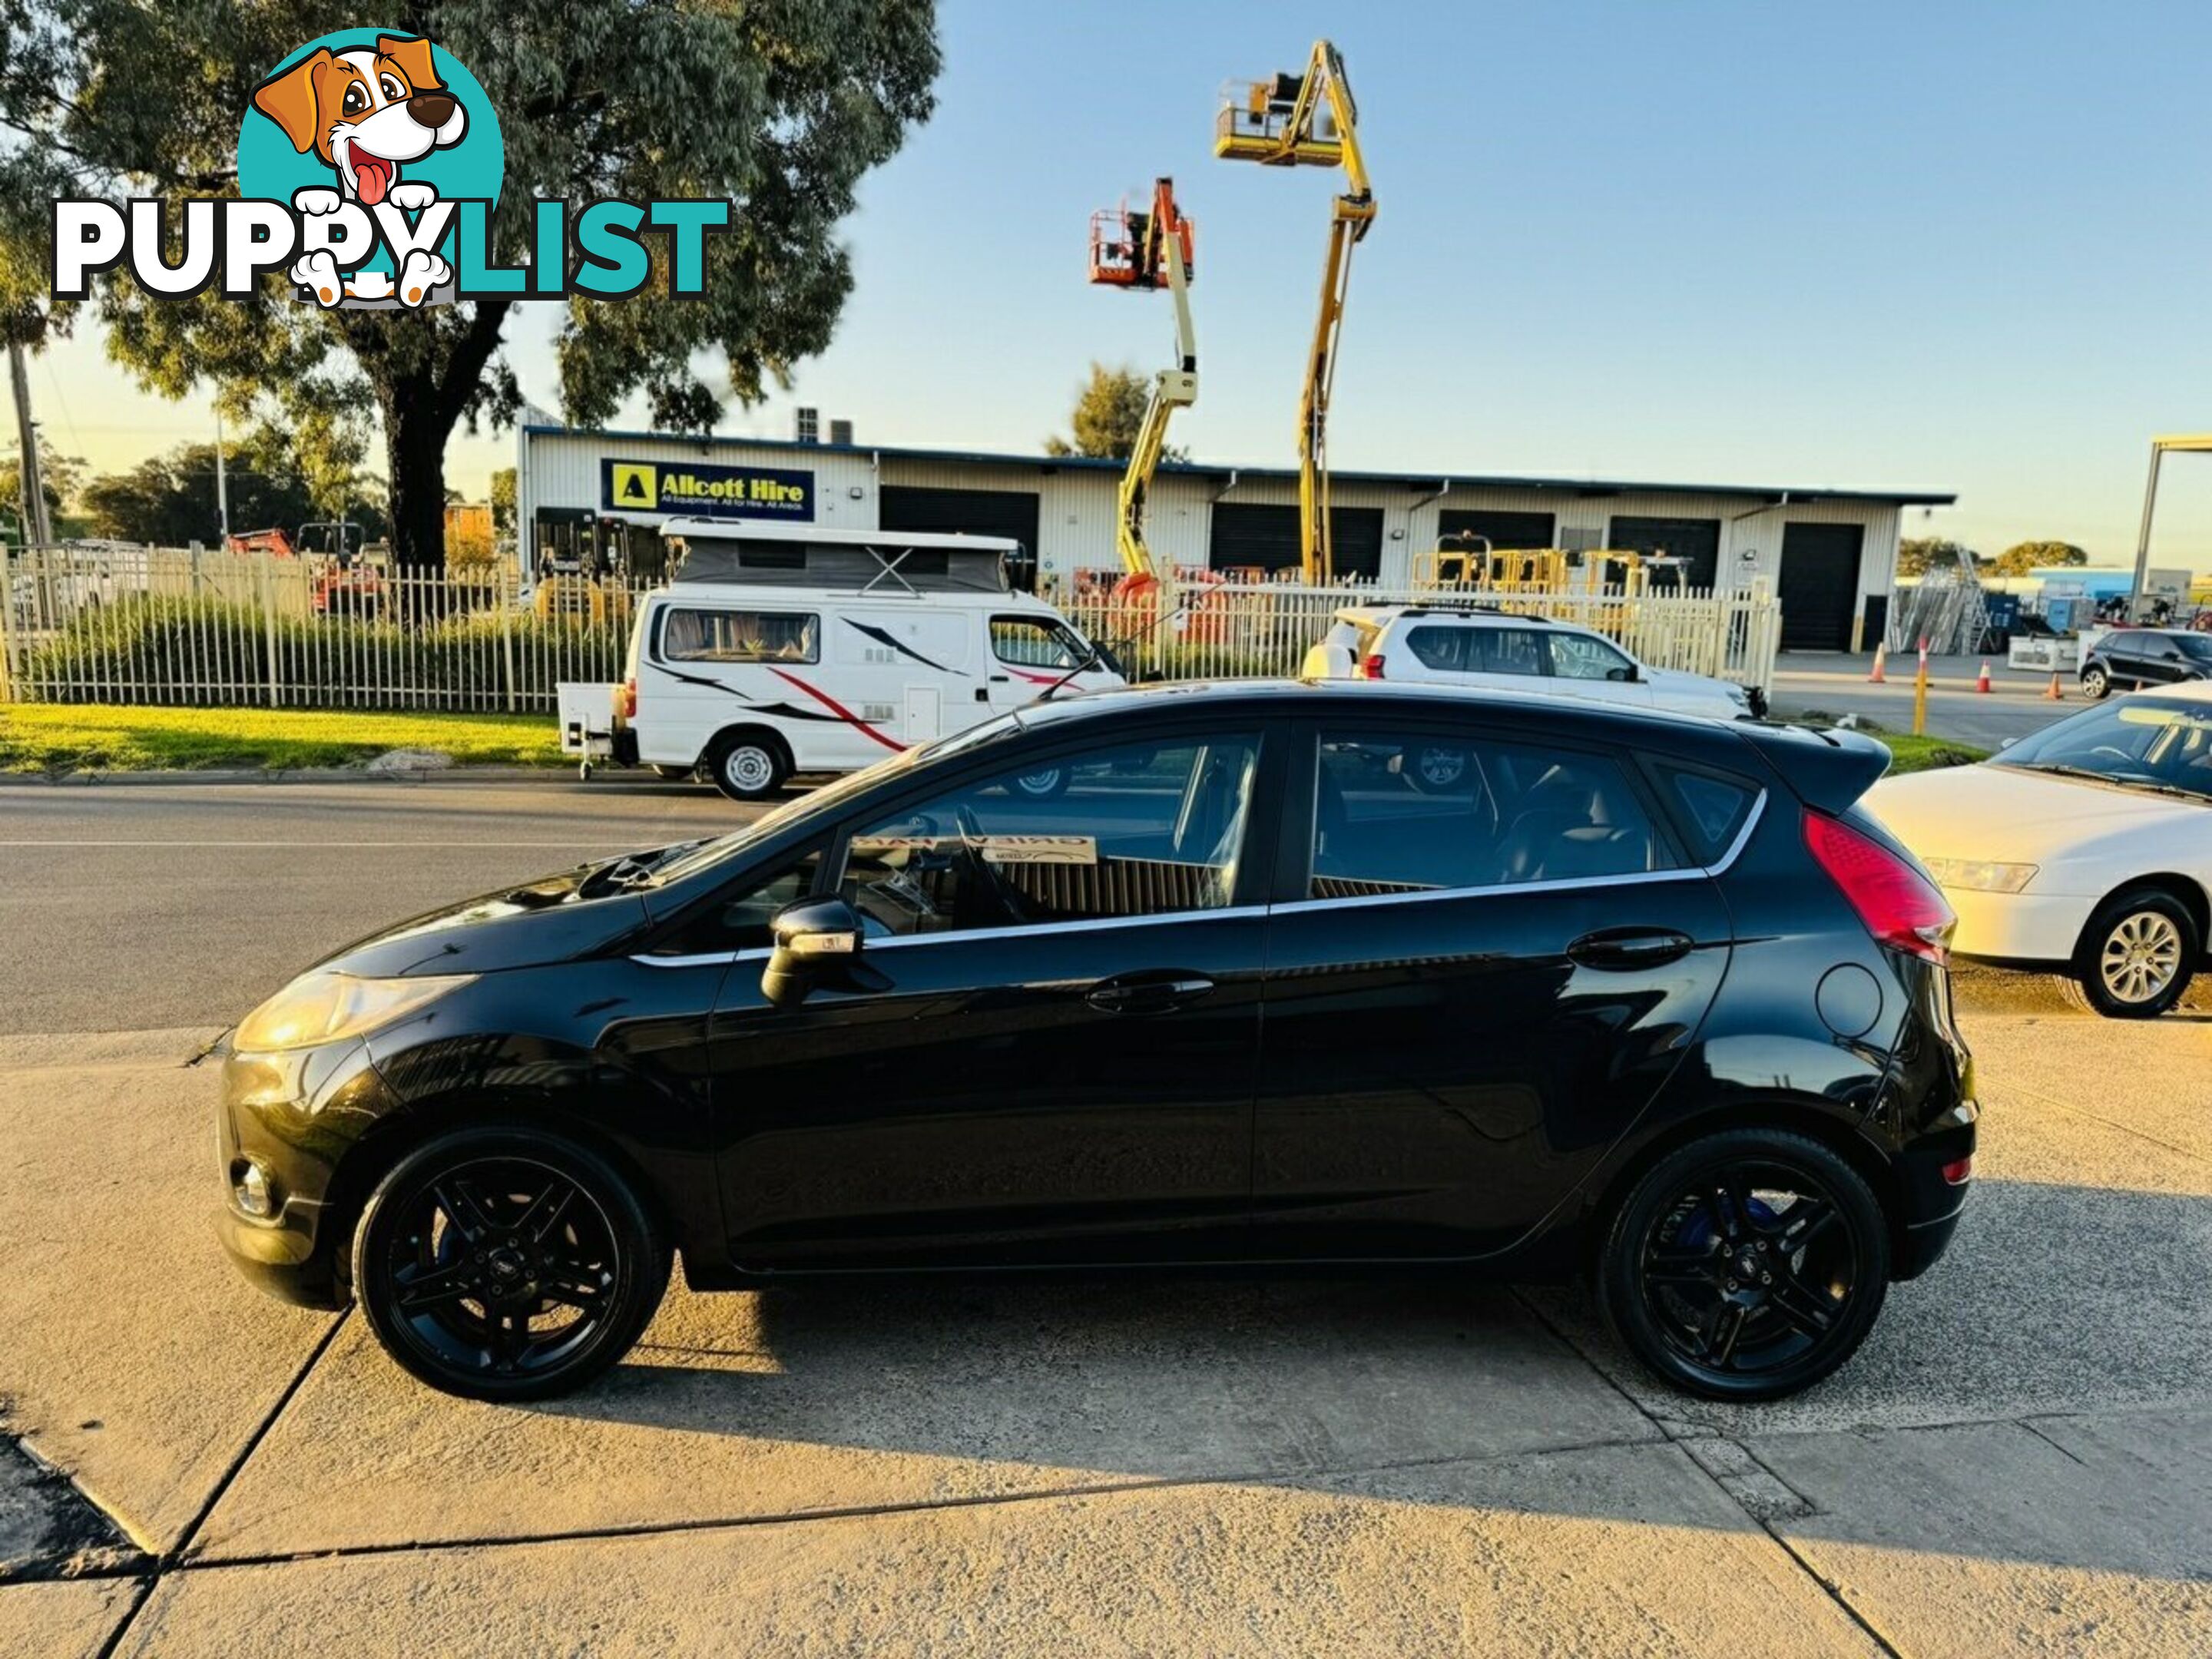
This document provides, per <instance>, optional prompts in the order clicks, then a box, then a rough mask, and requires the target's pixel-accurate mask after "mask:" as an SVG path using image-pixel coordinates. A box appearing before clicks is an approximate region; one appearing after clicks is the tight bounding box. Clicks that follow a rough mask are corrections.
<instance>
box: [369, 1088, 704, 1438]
mask: <svg viewBox="0 0 2212 1659" xmlns="http://www.w3.org/2000/svg"><path fill="white" fill-rule="evenodd" d="M668 1265H669V1261H668V1249H667V1247H666V1245H665V1244H664V1243H662V1242H661V1239H660V1237H659V1231H658V1229H657V1228H656V1227H655V1226H654V1225H653V1219H652V1217H651V1215H650V1214H649V1213H648V1212H647V1210H646V1208H645V1206H644V1205H643V1204H642V1203H641V1201H640V1200H639V1198H638V1195H637V1194H636V1193H635V1192H634V1191H633V1190H632V1189H631V1187H630V1184H629V1182H627V1181H626V1180H624V1179H623V1176H621V1175H620V1174H618V1173H617V1171H616V1170H614V1168H613V1167H612V1166H611V1164H608V1163H607V1161H606V1160H605V1158H601V1157H600V1156H599V1154H598V1153H596V1152H592V1151H591V1150H590V1149H588V1148H587V1147H585V1146H580V1145H578V1144H576V1143H574V1142H573V1141H569V1140H567V1139H562V1138H560V1137H558V1136H555V1135H550V1134H546V1133H543V1132H540V1131H537V1130H531V1129H509V1128H501V1127H477V1128H466V1129H459V1130H454V1131H451V1132H449V1133H445V1134H441V1135H440V1136H438V1137H436V1138H435V1139H432V1140H430V1141H428V1142H427V1143H425V1144H424V1145H423V1146H419V1147H417V1148H416V1150H415V1151H414V1152H410V1153H409V1154H408V1155H407V1156H406V1157H405V1158H402V1159H401V1160H400V1161H399V1163H398V1164H397V1165H396V1166H395V1167H394V1168H393V1169H392V1171H391V1173H390V1174H388V1175H386V1176H385V1177H384V1179H383V1180H382V1181H381V1182H379V1183H378V1184H377V1188H376V1190H375V1192H374V1194H371V1196H370V1198H369V1200H368V1206H367V1207H366V1208H365V1209H364V1210H363V1211H362V1218H361V1225H360V1226H359V1227H358V1228H357V1229H356V1231H355V1234H354V1246H353V1282H354V1288H355V1292H356V1295H358V1296H359V1297H360V1298H361V1304H362V1311H363V1312H364V1313H366V1314H367V1315H368V1323H369V1328H370V1329H372V1330H373V1331H374V1332H375V1333H376V1340H378V1341H379V1342H380V1344H382V1345H383V1347H384V1351H385V1352H386V1353H388V1354H389V1355H391V1357H392V1358H393V1359H394V1360H395V1361H397V1362H398V1364H399V1365H400V1366H401V1367H402V1368H404V1370H408V1371H410V1372H412V1373H413V1374H414V1375H415V1376H417V1377H419V1378H421V1379H422V1381H423V1382H425V1383H428V1384H429V1385H430V1386H431V1387H432V1388H434V1389H441V1390H443V1391H444V1392H445V1393H447V1394H453V1395H461V1396H463V1397H464V1398H466V1399H470V1400H538V1399H543V1398H544V1397H546V1396H547V1395H556V1394H564V1393H566V1392H568V1390H569V1389H574V1388H576V1387H578V1386H580V1385H581V1384H582V1383H586V1382H588V1381H589V1380H590V1379H592V1377H594V1376H598V1375H599V1373H600V1372H602V1371H604V1370H606V1369H607V1368H608V1367H609V1366H611V1365H612V1364H614V1363H615V1362H616V1361H617V1360H618V1359H620V1358H622V1357H623V1354H624V1353H626V1352H629V1347H630V1345H631V1344H632V1343H634V1342H635V1341H636V1340H637V1339H638V1335H639V1334H640V1333H641V1332H642V1331H643V1330H644V1329H645V1326H646V1322H647V1321H648V1320H649V1319H651V1318H652V1317H653V1310H654V1309H655V1308H657V1307H658V1306H659V1304H660V1297H661V1293H662V1291H665V1289H666V1288H667V1284H668Z"/></svg>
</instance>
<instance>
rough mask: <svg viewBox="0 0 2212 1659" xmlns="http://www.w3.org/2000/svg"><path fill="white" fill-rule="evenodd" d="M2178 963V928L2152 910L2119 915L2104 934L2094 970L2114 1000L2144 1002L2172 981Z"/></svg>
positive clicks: (2170, 919)
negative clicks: (2103, 943)
mask: <svg viewBox="0 0 2212 1659" xmlns="http://www.w3.org/2000/svg"><path fill="white" fill-rule="evenodd" d="M2180 966H2181V930H2180V929H2179V928H2178V927H2175V926H2174V925H2173V921H2172V918H2171V917H2169V916H2165V915H2160V913H2159V912H2158V911H2156V910H2138V911H2136V913H2135V914H2134V915H2128V916H2123V917H2122V918H2121V919H2120V921H2119V923H2118V926H2116V927H2114V928H2113V929H2112V932H2111V933H2107V934H2106V935H2105V948H2104V950H2103V951H2102V952H2101V953H2100V956H2099V958H2098V973H2099V975H2100V977H2101V978H2102V979H2103V980H2104V981H2105V989H2106V991H2108V992H2110V993H2111V994H2112V998H2113V1000H2116V1001H2118V1002H2148V1001H2150V1000H2152V999H2153V998H2154V997H2156V996H2157V995H2159V994H2160V992H2162V991H2164V990H2165V989H2166V987H2167V986H2169V985H2171V984H2172V982H2173V975H2174V974H2175V972H2176V970H2177V969H2179V968H2180Z"/></svg>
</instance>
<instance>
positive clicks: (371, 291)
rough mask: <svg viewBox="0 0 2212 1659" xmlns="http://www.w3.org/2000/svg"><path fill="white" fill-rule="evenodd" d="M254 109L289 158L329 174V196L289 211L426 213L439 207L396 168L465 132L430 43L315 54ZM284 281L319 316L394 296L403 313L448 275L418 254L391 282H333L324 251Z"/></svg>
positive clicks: (384, 40) (333, 263)
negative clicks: (286, 144) (346, 208)
mask: <svg viewBox="0 0 2212 1659" xmlns="http://www.w3.org/2000/svg"><path fill="white" fill-rule="evenodd" d="M253 107H254V108H256V109H258V110H259V111H260V112H262V113H263V114H264V115H265V116H267V117H268V118H270V120H272V121H274V122H275V123H276V125H278V126H280V127H282V128H283V130H284V136H285V137H287V138H289V139H290V140H291V141H292V148H293V149H295V150H296V151H298V152H299V153H300V154H301V155H306V154H307V152H308V151H310V150H312V151H313V152H314V154H315V155H316V156H317V157H318V158H319V160H320V161H322V162H323V163H324V164H325V166H327V167H329V168H330V169H331V172H332V173H335V174H336V175H337V182H338V186H339V188H338V189H337V190H321V189H309V190H301V191H295V193H294V195H293V197H292V205H293V206H294V207H295V208H297V209H298V210H300V211H301V212H302V213H311V214H321V213H335V212H337V210H338V206H339V204H340V203H341V202H345V201H352V202H358V203H359V204H361V205H362V206H363V207H367V208H374V207H375V206H376V205H378V204H380V203H383V202H389V203H391V204H392V206H394V207H396V208H398V209H400V210H402V211H404V212H409V213H413V212H418V211H420V210H422V209H423V208H427V207H428V206H429V205H430V204H432V203H433V202H435V201H436V200H437V199H438V192H437V191H436V189H435V187H434V186H433V185H429V184H428V183H425V182H422V181H416V180H405V179H402V178H401V177H400V169H401V168H402V167H404V166H405V165H406V164H407V163H409V162H410V161H420V160H422V157H424V156H426V155H428V154H429V153H430V152H431V151H432V150H434V149H448V148H450V147H452V146H453V145H455V144H458V143H460V142H461V138H462V136H463V135H464V134H465V133H466V132H467V131H468V125H469V118H468V112H467V111H466V110H465V109H464V108H463V107H462V106H461V101H460V100H459V99H458V98H456V97H455V96H453V94H452V93H450V92H448V91H447V90H446V88H445V87H444V85H443V83H442V82H440V81H439V79H438V71H437V69H436V67H435V64H432V62H431V60H430V43H429V41H428V40H412V39H409V38H406V37H404V36H401V35H392V34H385V35H379V36H378V37H377V39H376V44H375V46H374V47H362V48H361V49H359V50H357V51H349V52H331V51H328V50H326V49H324V48H321V47H318V48H317V49H316V50H315V51H314V52H310V53H309V54H308V55H307V57H305V58H301V60H300V61H299V62H298V63H297V64H294V65H292V67H291V68H289V69H288V70H283V72H282V73H281V74H277V75H274V76H270V78H269V79H268V80H266V81H264V82H262V83H261V84H260V85H259V86H258V87H256V88H254V89H253ZM290 275H291V278H292V280H293V281H294V282H295V283H298V284H299V285H300V286H301V287H302V288H306V289H313V292H314V295H315V297H316V299H317V300H319V301H321V303H322V304H323V305H324V306H325V307H331V306H335V305H337V304H338V303H339V301H341V300H343V299H356V300H368V301H379V300H389V299H391V298H392V297H393V296H394V295H395V294H396V295H397V297H398V299H399V301H400V302H401V303H402V304H404V305H408V306H419V305H421V304H422V302H423V301H425V300H426V299H428V297H429V296H430V295H431V294H432V292H433V291H434V290H435V289H437V288H438V287H439V286H440V285H441V284H442V283H447V282H450V281H451V280H452V277H453V271H452V269H451V268H450V267H449V266H448V265H447V263H446V261H445V260H443V259H441V258H439V257H438V256H437V255H436V254H435V253H431V252H424V251H421V250H417V251H416V252H410V253H409V254H408V255H407V257H406V258H405V259H404V261H403V262H402V263H401V265H400V268H399V271H398V280H397V281H396V282H395V281H394V279H393V277H392V274H391V273H389V272H386V271H380V270H362V271H357V272H356V273H355V274H354V275H353V276H350V277H347V278H344V279H341V277H340V276H339V274H338V268H337V260H336V259H335V258H332V257H331V254H330V252H328V251H327V250H325V251H320V252H314V253H310V254H308V255H307V256H306V257H304V258H301V259H300V260H298V261H297V262H295V264H293V266H292V269H291V272H290Z"/></svg>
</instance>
